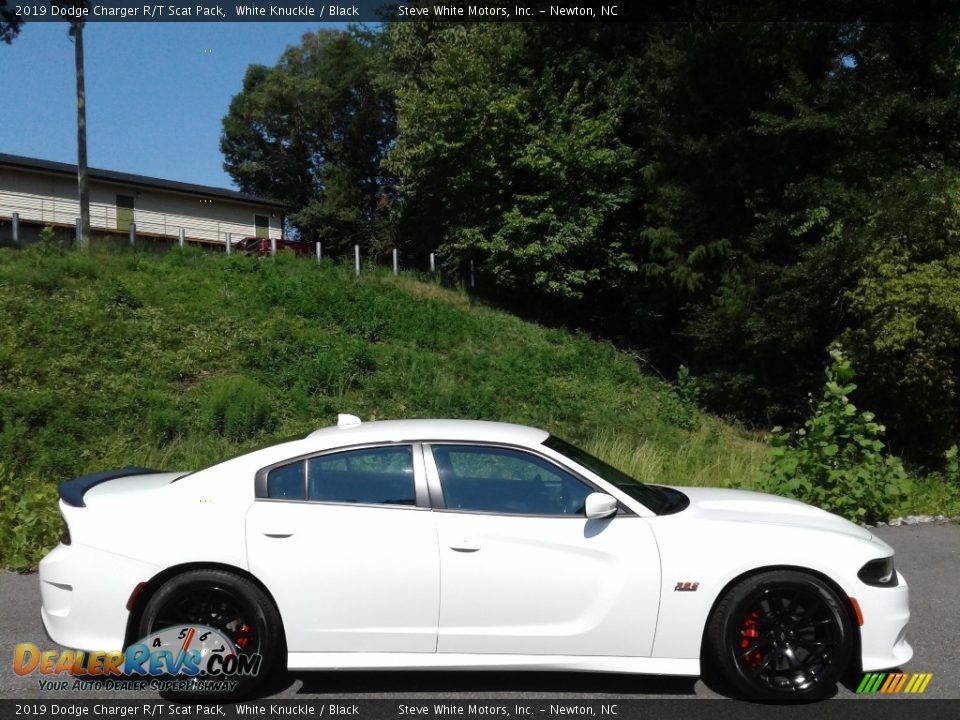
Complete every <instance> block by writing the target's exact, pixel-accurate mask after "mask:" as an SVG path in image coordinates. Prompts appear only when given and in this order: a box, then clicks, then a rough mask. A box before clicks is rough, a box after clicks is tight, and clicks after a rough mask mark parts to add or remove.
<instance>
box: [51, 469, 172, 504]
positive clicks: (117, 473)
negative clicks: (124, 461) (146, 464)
mask: <svg viewBox="0 0 960 720" xmlns="http://www.w3.org/2000/svg"><path fill="white" fill-rule="evenodd" d="M158 472H163V470H150V469H148V468H141V467H125V468H120V469H117V470H102V471H101V472H98V473H93V474H91V475H83V476H81V477H78V478H74V479H73V480H64V481H63V482H62V483H60V485H59V486H57V492H59V493H60V499H61V500H63V501H64V502H65V503H66V504H67V505H73V507H86V503H84V502H83V496H84V495H85V494H86V492H87V490H89V489H90V488H92V487H96V486H97V485H99V484H100V483H105V482H107V481H108V480H116V479H117V478H122V477H127V476H129V475H148V474H150V473H158Z"/></svg>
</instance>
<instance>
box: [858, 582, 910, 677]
mask: <svg viewBox="0 0 960 720" xmlns="http://www.w3.org/2000/svg"><path fill="white" fill-rule="evenodd" d="M855 597H856V599H857V602H858V603H859V604H860V610H861V611H862V612H863V627H861V628H860V647H861V651H862V652H861V662H862V664H863V671H864V672H871V671H873V670H886V669H888V668H895V667H899V666H901V665H903V664H904V663H906V662H907V661H908V660H910V658H912V657H913V648H912V647H910V644H909V643H908V642H907V640H906V631H907V623H908V622H909V620H910V588H909V587H908V586H907V581H906V580H905V579H904V578H903V575H901V574H900V573H899V572H898V573H897V586H896V587H892V588H883V587H871V586H869V585H862V586H861V587H860V588H858V590H857V592H856V593H855Z"/></svg>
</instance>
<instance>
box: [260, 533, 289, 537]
mask: <svg viewBox="0 0 960 720" xmlns="http://www.w3.org/2000/svg"><path fill="white" fill-rule="evenodd" d="M264 535H266V536H267V537H268V538H288V537H290V536H291V535H293V533H292V532H265V533H264Z"/></svg>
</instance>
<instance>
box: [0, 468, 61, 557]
mask: <svg viewBox="0 0 960 720" xmlns="http://www.w3.org/2000/svg"><path fill="white" fill-rule="evenodd" d="M61 528H62V525H61V521H60V517H59V515H58V514H57V492H56V489H55V488H54V487H53V485H44V484H41V483H40V482H38V481H28V480H15V479H14V478H13V476H12V475H11V474H10V473H8V472H7V471H6V470H5V469H4V468H3V466H0V567H8V568H10V569H11V570H17V571H21V572H26V571H28V570H32V569H33V568H35V567H36V565H37V563H38V562H39V561H40V558H42V557H43V555H44V554H45V553H46V552H47V550H49V549H50V548H51V547H52V546H54V545H56V543H57V538H58V536H59V534H60V531H61Z"/></svg>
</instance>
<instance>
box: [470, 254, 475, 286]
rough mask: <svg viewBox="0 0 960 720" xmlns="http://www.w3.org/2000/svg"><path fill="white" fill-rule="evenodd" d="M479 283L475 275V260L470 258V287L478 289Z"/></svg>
mask: <svg viewBox="0 0 960 720" xmlns="http://www.w3.org/2000/svg"><path fill="white" fill-rule="evenodd" d="M476 286H477V282H476V278H475V277H474V274H473V258H470V287H476Z"/></svg>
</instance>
